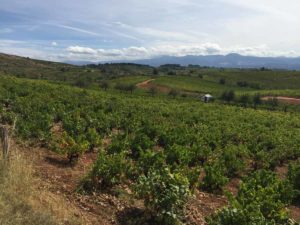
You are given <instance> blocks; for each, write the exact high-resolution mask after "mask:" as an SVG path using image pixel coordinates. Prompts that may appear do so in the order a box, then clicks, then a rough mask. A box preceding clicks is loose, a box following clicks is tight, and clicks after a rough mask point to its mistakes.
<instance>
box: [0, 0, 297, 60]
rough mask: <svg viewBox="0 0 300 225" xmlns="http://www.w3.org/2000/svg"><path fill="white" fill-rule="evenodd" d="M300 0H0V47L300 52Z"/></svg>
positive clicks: (34, 51)
mask: <svg viewBox="0 0 300 225" xmlns="http://www.w3.org/2000/svg"><path fill="white" fill-rule="evenodd" d="M299 10H300V1H299V0H285V1H282V0H148V1H146V0H84V1H83V0H51V1H50V0H1V7H0V52H5V53H11V54H17V55H22V56H29V57H33V58H40V59H49V60H55V61H65V60H88V61H95V62H96V61H106V60H122V59H143V58H152V57H157V56H160V55H172V56H184V55H207V54H227V53H231V52H237V53H240V54H243V55H257V56H300V16H299Z"/></svg>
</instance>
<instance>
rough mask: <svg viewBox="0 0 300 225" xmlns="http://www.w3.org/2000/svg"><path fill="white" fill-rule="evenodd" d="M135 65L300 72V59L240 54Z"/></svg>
mask: <svg viewBox="0 0 300 225" xmlns="http://www.w3.org/2000/svg"><path fill="white" fill-rule="evenodd" d="M134 63H140V64H147V65H151V66H159V65H163V64H181V65H183V66H186V65H188V64H195V65H201V66H210V67H224V68H260V67H267V68H272V69H289V70H300V58H288V57H255V56H242V55H239V54H234V53H232V54H229V55H225V56H224V55H207V56H191V55H190V56H183V57H174V56H162V57H158V58H153V59H145V60H135V61H134Z"/></svg>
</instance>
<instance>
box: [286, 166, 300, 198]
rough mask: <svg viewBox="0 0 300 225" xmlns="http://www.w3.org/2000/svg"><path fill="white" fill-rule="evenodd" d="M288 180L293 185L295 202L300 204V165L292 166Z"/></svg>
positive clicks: (289, 169)
mask: <svg viewBox="0 0 300 225" xmlns="http://www.w3.org/2000/svg"><path fill="white" fill-rule="evenodd" d="M287 179H288V181H289V182H290V184H291V185H292V188H293V190H294V191H293V192H294V196H293V197H294V199H293V200H294V201H296V202H300V163H299V162H298V163H296V164H290V165H289V168H288V175H287Z"/></svg>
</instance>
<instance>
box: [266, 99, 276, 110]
mask: <svg viewBox="0 0 300 225" xmlns="http://www.w3.org/2000/svg"><path fill="white" fill-rule="evenodd" d="M267 104H268V105H269V106H270V110H275V108H276V107H277V106H278V104H279V103H278V99H277V98H276V97H272V98H270V99H268V101H267Z"/></svg>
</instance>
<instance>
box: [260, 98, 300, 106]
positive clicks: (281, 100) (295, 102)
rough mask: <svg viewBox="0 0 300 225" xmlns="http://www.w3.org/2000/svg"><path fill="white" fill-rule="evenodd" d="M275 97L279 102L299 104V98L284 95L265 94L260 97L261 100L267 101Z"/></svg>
mask: <svg viewBox="0 0 300 225" xmlns="http://www.w3.org/2000/svg"><path fill="white" fill-rule="evenodd" d="M273 98H276V99H277V100H278V101H279V102H283V103H288V104H293V105H300V98H291V97H285V96H277V97H275V96H265V97H263V98H262V100H263V101H268V100H270V99H273Z"/></svg>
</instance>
